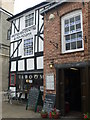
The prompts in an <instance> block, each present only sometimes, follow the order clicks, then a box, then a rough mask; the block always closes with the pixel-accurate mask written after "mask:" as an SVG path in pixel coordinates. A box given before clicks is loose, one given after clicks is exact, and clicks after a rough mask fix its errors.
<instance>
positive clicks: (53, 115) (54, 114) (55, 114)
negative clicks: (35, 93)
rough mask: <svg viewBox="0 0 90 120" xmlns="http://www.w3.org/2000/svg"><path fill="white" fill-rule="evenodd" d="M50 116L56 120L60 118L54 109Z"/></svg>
mask: <svg viewBox="0 0 90 120" xmlns="http://www.w3.org/2000/svg"><path fill="white" fill-rule="evenodd" d="M51 115H52V118H54V119H58V118H59V117H60V112H59V111H58V110H57V109H56V108H54V109H53V110H52V112H51Z"/></svg>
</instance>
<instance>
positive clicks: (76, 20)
mask: <svg viewBox="0 0 90 120" xmlns="http://www.w3.org/2000/svg"><path fill="white" fill-rule="evenodd" d="M61 22H62V28H61V30H62V53H65V52H74V51H77V50H83V39H82V12H81V10H77V11H74V12H71V13H69V14H67V15H65V16H63V17H62V19H61Z"/></svg>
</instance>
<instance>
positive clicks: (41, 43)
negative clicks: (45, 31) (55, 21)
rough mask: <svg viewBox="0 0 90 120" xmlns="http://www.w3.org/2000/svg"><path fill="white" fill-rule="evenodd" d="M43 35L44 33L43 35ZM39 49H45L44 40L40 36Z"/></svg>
mask: <svg viewBox="0 0 90 120" xmlns="http://www.w3.org/2000/svg"><path fill="white" fill-rule="evenodd" d="M41 36H42V37H43V35H41ZM39 51H43V40H42V39H41V38H39Z"/></svg>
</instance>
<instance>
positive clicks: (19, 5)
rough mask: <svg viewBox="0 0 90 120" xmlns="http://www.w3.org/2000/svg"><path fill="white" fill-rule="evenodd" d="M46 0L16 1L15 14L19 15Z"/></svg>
mask: <svg viewBox="0 0 90 120" xmlns="http://www.w3.org/2000/svg"><path fill="white" fill-rule="evenodd" d="M43 1H45V0H15V3H14V14H17V13H19V12H21V11H23V10H25V9H27V8H29V7H32V6H34V5H36V4H38V3H40V2H43Z"/></svg>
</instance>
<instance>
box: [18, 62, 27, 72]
mask: <svg viewBox="0 0 90 120" xmlns="http://www.w3.org/2000/svg"><path fill="white" fill-rule="evenodd" d="M24 69H25V67H24V60H19V61H18V71H22V70H24Z"/></svg>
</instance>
